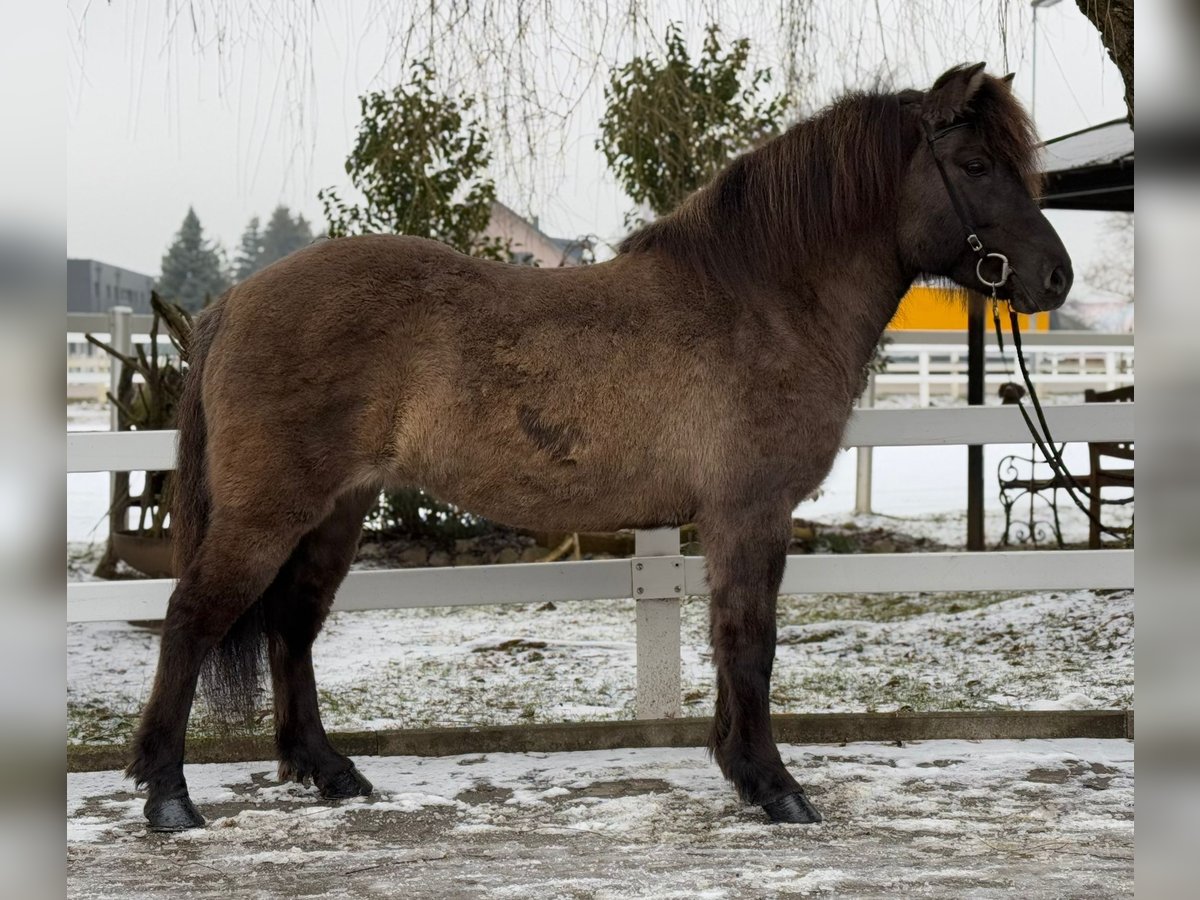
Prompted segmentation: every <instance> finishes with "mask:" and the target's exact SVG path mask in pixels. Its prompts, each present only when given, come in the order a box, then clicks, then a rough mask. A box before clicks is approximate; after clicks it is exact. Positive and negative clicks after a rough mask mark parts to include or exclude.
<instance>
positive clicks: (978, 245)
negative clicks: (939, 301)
mask: <svg viewBox="0 0 1200 900" xmlns="http://www.w3.org/2000/svg"><path fill="white" fill-rule="evenodd" d="M969 124H970V123H969V122H959V123H958V124H957V125H947V126H946V127H945V128H939V129H938V130H937V131H934V130H933V128H932V127H931V126H930V125H929V123H928V122H926V123H925V143H926V144H927V145H928V146H929V155H930V156H932V157H933V161H934V163H935V164H936V165H937V170H938V174H939V175H941V176H942V184H943V185H944V186H945V188H946V195H947V196H948V197H949V198H950V205H951V206H953V207H954V214H955V215H956V216H958V221H959V222H961V223H962V227H963V230H964V231H966V233H967V246H968V247H970V248H971V250H972V251H974V253H975V255H976V256H978V257H979V259H978V260H977V261H976V263H975V277H976V278H978V279H979V282H980V284H982V285H983V286H984V287H986V288H988V289H989V290H990V291H991V294H992V296H993V297H995V296H996V288H998V287H1000V286H1002V285H1003V284H1005V283H1006V282H1007V281H1008V276H1009V275H1011V274H1012V267H1011V266H1009V264H1008V257H1007V256H1005V255H1004V254H1003V253H989V252H988V251H987V250H986V249H985V248H984V246H983V241H981V240H980V239H979V232H978V231H977V230H976V229H975V226H973V225H972V224H971V220H970V218H968V216H967V208H966V206H965V205H964V204H963V202H962V198H961V197H959V196H958V191H956V190H955V189H954V185H953V184H951V183H950V176H949V175H947V174H946V166H945V165H944V164H943V163H942V158H941V157H940V156H938V154H937V146H936V142H937V141H938V140H939V139H940V138H943V137H945V136H946V135H947V134H949V133H950V132H952V131H956V130H957V129H959V128H965V127H966V126H967V125H969ZM989 259H998V260H999V261H1000V279H999V280H998V281H989V280H988V279H987V278H986V277H985V276H984V274H983V264H984V263H985V262H987V261H988V260H989Z"/></svg>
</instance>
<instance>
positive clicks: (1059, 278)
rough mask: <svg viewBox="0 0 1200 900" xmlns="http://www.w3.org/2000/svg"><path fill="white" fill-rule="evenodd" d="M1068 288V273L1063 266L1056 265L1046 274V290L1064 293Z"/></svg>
mask: <svg viewBox="0 0 1200 900" xmlns="http://www.w3.org/2000/svg"><path fill="white" fill-rule="evenodd" d="M1066 289H1067V273H1066V272H1065V271H1063V267H1062V266H1055V267H1054V268H1053V269H1051V271H1050V274H1049V275H1047V276H1046V290H1048V291H1050V292H1051V293H1052V294H1056V295H1057V294H1062V293H1064V292H1065V291H1066Z"/></svg>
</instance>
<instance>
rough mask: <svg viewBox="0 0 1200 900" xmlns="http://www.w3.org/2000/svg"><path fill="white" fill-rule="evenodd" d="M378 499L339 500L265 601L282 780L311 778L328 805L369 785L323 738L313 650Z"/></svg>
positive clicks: (358, 496) (300, 546)
mask: <svg viewBox="0 0 1200 900" xmlns="http://www.w3.org/2000/svg"><path fill="white" fill-rule="evenodd" d="M374 497H375V495H374V493H373V492H370V491H367V492H362V493H357V494H347V495H345V496H343V497H342V498H341V499H339V500H338V503H337V505H336V507H335V508H334V510H333V512H332V513H330V514H329V516H328V517H327V518H326V519H325V520H324V521H322V522H321V524H320V525H318V526H317V527H316V528H314V529H313V530H312V531H310V532H309V533H308V534H306V535H305V536H304V537H303V538H301V539H300V543H299V544H298V545H297V546H296V549H295V550H294V551H293V552H292V555H291V556H290V557H289V558H288V561H287V563H286V564H285V565H284V566H283V568H282V569H281V570H280V572H279V575H278V576H277V577H276V579H275V581H274V582H273V583H272V584H271V586H270V587H269V588H268V589H267V592H266V594H265V595H264V596H263V606H264V612H265V613H266V620H267V622H266V624H267V640H268V647H269V652H270V658H271V679H272V682H273V684H274V688H275V741H276V744H277V746H278V748H279V777H280V778H281V779H283V780H296V781H305V780H307V779H310V778H311V779H312V781H313V782H314V783H315V784H316V786H317V787H318V788H319V789H320V791H321V795H322V796H323V797H326V798H330V799H334V798H341V797H354V796H360V795H362V796H365V795H367V794H369V793H371V785H370V783H369V782H368V781H367V780H366V779H365V778H363V777H362V775H360V774H359V773H358V770H357V769H355V768H354V764H353V763H352V762H351V761H350V760H349V759H348V758H346V757H345V756H343V755H342V754H340V753H338V752H337V751H336V750H334V749H333V746H332V745H331V744H330V743H329V739H328V738H327V737H326V735H325V728H324V726H323V725H322V724H321V713H320V711H319V709H318V705H317V685H316V680H315V678H314V676H313V664H312V644H313V641H314V640H315V639H316V637H317V633H318V632H319V631H320V630H321V626H322V624H323V623H324V622H325V617H326V616H327V615H328V614H329V608H330V606H331V605H332V603H333V596H334V593H335V592H336V591H337V589H338V585H340V584H341V583H342V579H344V578H345V577H346V572H347V571H348V570H349V568H350V563H351V562H352V561H353V559H354V553H355V549H356V548H357V547H358V538H359V533H360V532H361V531H362V521H363V516H364V515H365V514H366V513H367V511H368V510H369V509H370V507H371V504H372V502H374Z"/></svg>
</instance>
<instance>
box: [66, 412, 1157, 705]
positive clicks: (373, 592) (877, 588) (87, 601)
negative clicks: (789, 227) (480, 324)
mask: <svg viewBox="0 0 1200 900" xmlns="http://www.w3.org/2000/svg"><path fill="white" fill-rule="evenodd" d="M1046 415H1047V418H1048V419H1049V422H1050V426H1051V428H1052V430H1053V431H1054V434H1055V437H1056V438H1057V439H1058V440H1062V441H1086V440H1096V441H1118V440H1132V439H1133V436H1134V428H1133V422H1134V404H1132V403H1122V404H1090V405H1078V406H1055V407H1050V408H1048V409H1047V410H1046ZM1027 439H1028V437H1027V432H1026V431H1025V424H1024V422H1023V420H1022V419H1021V417H1020V414H1019V413H1018V411H1017V410H1016V409H1015V408H1014V407H1011V406H996V407H967V408H953V409H916V410H860V411H858V412H856V413H855V415H854V417H853V418H852V419H851V421H850V425H849V428H848V429H847V433H846V437H845V441H844V443H845V445H846V446H848V447H851V446H867V447H880V446H920V445H933V444H988V443H1016V442H1020V441H1023V440H1027ZM174 464H175V433H174V432H169V431H166V432H72V433H68V434H67V471H68V473H72V472H98V471H110V472H111V471H132V470H142V469H151V470H159V469H169V468H173V467H174ZM679 546H680V544H679V531H678V529H662V530H658V531H641V532H638V533H637V537H636V543H635V555H634V557H633V558H632V559H613V560H595V561H578V562H565V563H529V564H510V565H492V566H473V567H465V568H450V569H400V570H391V571H363V572H351V573H350V575H349V576H348V577H347V579H346V581H345V583H344V584H343V585H342V588H341V590H340V591H339V592H338V596H337V600H336V602H335V608H336V609H341V610H362V609H409V608H417V607H435V606H470V605H489V604H498V603H541V602H545V601H548V600H549V601H554V602H555V603H560V602H565V601H572V600H598V599H613V598H617V599H619V598H625V597H632V598H634V599H635V603H636V608H637V609H636V617H637V715H638V716H639V717H640V718H664V717H673V716H677V715H679V712H680V690H679V658H680V657H679V603H680V598H681V597H684V596H689V595H697V594H705V593H707V587H706V583H705V575H704V560H703V559H702V558H700V557H684V556H681V555H680V554H679ZM1133 569H1134V566H1133V551H1132V550H1092V551H1088V550H1076V551H1038V552H1020V551H1017V552H986V553H937V554H912V553H910V554H870V555H853V556H852V555H829V556H824V555H811V556H789V557H788V563H787V569H786V571H785V574H784V579H783V587H782V590H783V592H784V593H816V592H821V593H835V592H841V593H881V592H892V591H964V590H981V591H983V590H1038V589H1056V590H1067V589H1072V588H1089V587H1090V588H1121V587H1132V586H1133ZM172 586H173V582H172V581H170V580H168V579H154V580H146V581H111V582H82V583H74V584H69V585H68V586H67V621H68V622H87V621H105V620H120V619H134V620H136V619H156V618H161V617H162V616H163V614H164V613H165V611H166V605H167V600H168V598H169V596H170V592H171V589H172Z"/></svg>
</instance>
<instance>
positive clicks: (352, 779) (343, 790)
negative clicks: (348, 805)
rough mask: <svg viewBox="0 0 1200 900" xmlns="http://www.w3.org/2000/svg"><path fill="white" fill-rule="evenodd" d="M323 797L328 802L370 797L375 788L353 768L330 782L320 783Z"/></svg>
mask: <svg viewBox="0 0 1200 900" xmlns="http://www.w3.org/2000/svg"><path fill="white" fill-rule="evenodd" d="M317 787H318V788H320V790H321V796H322V797H324V798H325V799H326V800H345V799H347V798H348V797H369V796H370V795H371V791H372V790H374V788H372V787H371V782H369V781H367V779H365V778H363V777H362V773H360V772H359V771H358V769H356V768H354V766H351V767H350V768H348V769H344V770H343V771H341V772H339V773H338V774H337V775H334V776H333V777H332V778H330V779H329V780H328V781H325V782H321V783H318V785H317Z"/></svg>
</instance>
